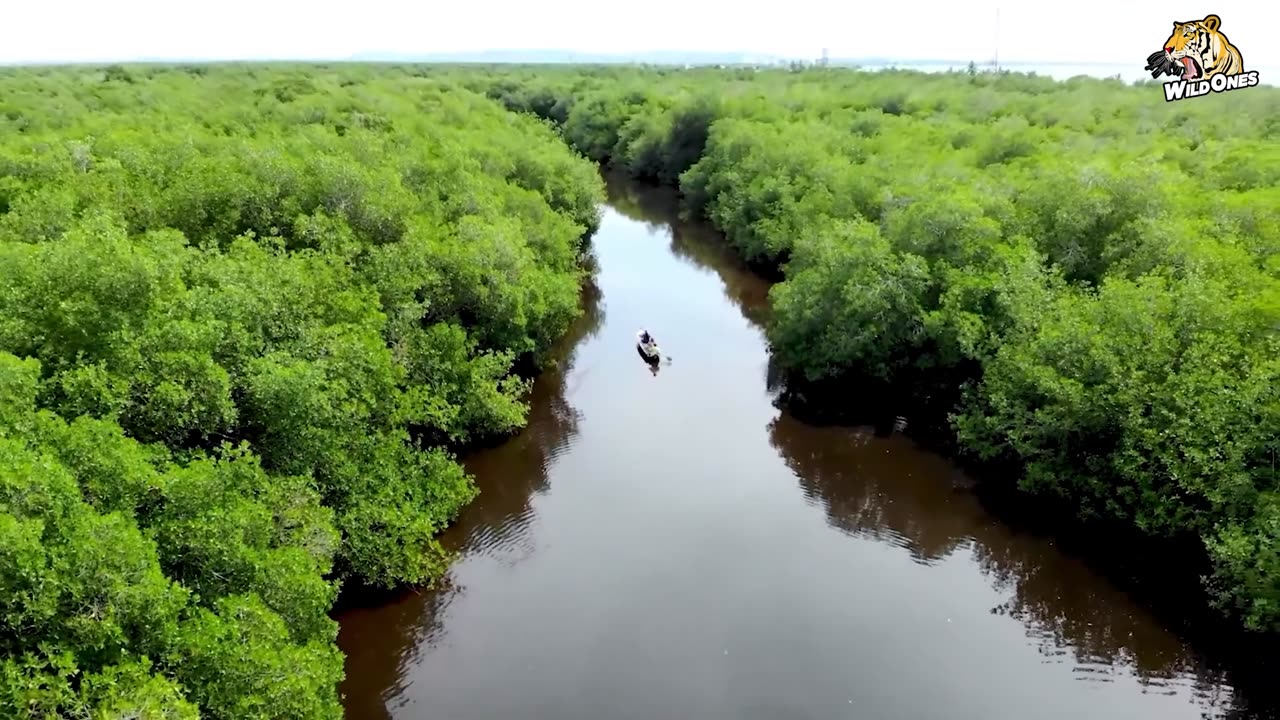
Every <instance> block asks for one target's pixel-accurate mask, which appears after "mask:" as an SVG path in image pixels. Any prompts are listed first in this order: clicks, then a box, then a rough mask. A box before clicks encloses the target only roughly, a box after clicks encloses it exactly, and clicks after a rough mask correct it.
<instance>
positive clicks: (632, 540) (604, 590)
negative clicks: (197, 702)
mask: <svg viewBox="0 0 1280 720" xmlns="http://www.w3.org/2000/svg"><path fill="white" fill-rule="evenodd" d="M675 207H676V204H675V200H674V197H673V195H672V193H670V192H669V191H663V190H654V189H648V188H641V187H638V186H636V185H633V184H628V183H626V182H622V181H617V180H613V179H611V181H610V202H609V206H608V207H607V208H606V213H605V217H604V222H603V225H602V227H601V228H600V231H599V233H598V234H597V235H596V237H595V238H594V241H593V243H594V247H595V254H596V257H597V259H598V262H599V274H598V277H597V280H596V283H595V287H594V288H593V290H592V291H591V292H589V293H588V297H587V306H588V312H587V313H586V316H585V317H584V318H583V319H582V321H581V322H580V323H579V324H578V326H577V327H576V328H575V330H574V332H573V333H572V334H571V336H570V337H568V338H566V341H565V348H564V352H563V355H562V357H563V358H564V361H563V363H562V365H561V367H560V368H559V370H557V371H555V372H550V373H548V374H546V375H544V376H543V377H542V378H540V379H539V380H538V382H537V385H536V387H535V390H534V394H533V398H532V410H531V413H530V423H529V426H528V428H527V429H526V430H525V431H524V432H523V433H521V434H520V435H519V436H518V437H516V438H514V439H512V440H511V441H509V442H507V443H506V444H504V445H502V446H500V447H498V448H496V449H493V450H487V451H484V452H480V453H478V454H476V455H474V456H472V457H470V458H469V459H468V460H467V465H468V467H469V469H470V470H471V472H473V473H474V474H475V476H476V478H477V480H478V482H479V485H480V488H481V493H482V494H481V495H480V497H479V499H478V500H477V501H476V502H475V503H474V504H472V505H471V506H470V507H468V508H467V509H466V510H465V511H464V513H463V515H462V517H461V518H460V520H459V522H458V523H457V525H456V526H455V527H453V528H452V529H450V531H449V532H448V533H447V535H446V538H445V541H446V544H447V545H448V546H450V547H452V548H455V549H457V550H458V551H459V553H460V555H459V557H458V560H457V563H456V564H455V565H454V567H453V568H452V570H451V571H450V574H449V583H448V584H447V586H446V587H445V588H443V589H441V590H439V591H432V592H422V593H413V592H409V593H405V594H404V595H403V596H402V597H400V598H399V599H397V600H395V601H393V602H390V603H388V604H385V605H383V606H381V607H377V608H373V609H354V610H348V611H346V612H344V613H343V614H342V615H341V616H340V618H339V620H340V623H341V633H340V637H339V643H340V645H341V647H342V649H343V651H344V652H345V653H346V654H347V665H346V673H347V679H346V681H345V683H344V684H343V688H342V690H343V693H344V695H345V698H346V699H345V702H346V706H347V714H348V717H352V718H361V719H364V718H369V719H373V720H376V719H379V718H397V719H400V718H422V719H425V720H433V719H439V720H473V719H474V720H499V719H501V718H522V719H524V720H606V719H608V720H622V719H631V718H634V719H635V720H658V719H670V720H677V719H679V720H687V719H690V718H697V719H698V720H721V719H724V720H728V719H730V718H732V719H735V720H739V719H741V720H751V719H755V718H759V719H760V720H766V719H767V720H800V719H813V720H819V719H821V720H827V719H830V718H865V719H870V720H896V719H902V720H908V719H910V720H915V719H923V718H946V719H948V720H1003V719H1009V720H1014V719H1016V720H1023V719H1026V718H1036V719H1037V720H1050V719H1057V718H1062V719H1064V720H1066V719H1072V720H1075V719H1076V718H1089V720H1102V719H1104V718H1117V719H1120V718H1124V719H1126V720H1133V719H1142V718H1152V719H1157V718H1158V719H1159V720H1176V719H1178V718H1201V717H1228V716H1230V717H1241V716H1248V717H1254V716H1255V715H1254V714H1253V713H1252V712H1245V713H1243V714H1240V711H1239V706H1240V702H1241V701H1240V700H1239V698H1238V697H1237V693H1236V692H1235V691H1234V690H1233V688H1232V686H1231V684H1230V681H1229V677H1228V675H1227V674H1226V673H1224V672H1221V671H1216V670H1212V669H1210V668H1209V667H1208V666H1207V665H1206V664H1205V663H1204V662H1203V661H1201V660H1200V659H1198V658H1197V656H1196V655H1195V654H1194V653H1193V652H1192V650H1191V649H1190V648H1189V647H1187V645H1186V644H1185V643H1183V642H1182V641H1181V640H1179V638H1178V637H1177V636H1175V635H1174V634H1173V633H1172V632H1170V631H1168V630H1166V629H1165V628H1163V627H1162V626H1161V625H1160V623H1159V622H1158V621H1157V620H1156V619H1155V618H1154V617H1152V616H1151V615H1150V614H1149V613H1148V612H1147V611H1145V610H1144V609H1142V608H1141V607H1140V606H1139V605H1137V604H1136V603H1135V602H1133V601H1132V600H1131V599H1130V598H1128V597H1127V596H1126V595H1125V594H1124V593H1122V592H1121V591H1120V590H1118V589H1116V588H1115V587H1113V586H1112V585H1110V584H1109V583H1108V582H1107V581H1106V580H1104V579H1103V578H1102V577H1100V576H1099V575H1097V574H1095V573H1094V572H1092V571H1091V570H1090V569H1089V568H1087V567H1086V566H1085V565H1084V564H1082V563H1081V562H1079V561H1078V560H1076V559H1073V558H1072V557H1070V556H1068V555H1066V554H1064V553H1062V552H1060V551H1059V550H1058V548H1056V547H1055V546H1054V544H1053V542H1052V541H1051V540H1050V539H1047V538H1043V537H1035V536H1029V535H1026V534H1023V533H1019V532H1017V531H1015V530H1013V529H1011V528H1009V527H1007V526H1006V525H1005V524H1003V523H1001V522H1000V521H998V520H997V519H996V518H994V517H993V516H992V515H990V514H989V513H988V512H986V511H985V510H984V509H983V508H982V506H981V505H980V504H979V502H978V501H977V500H976V499H975V497H974V496H973V495H972V494H971V492H970V491H969V489H968V486H969V483H968V481H967V480H966V478H965V477H964V476H963V475H962V474H961V473H960V472H959V471H958V470H956V469H955V468H954V467H953V466H952V465H951V464H949V463H948V462H947V461H945V460H944V459H942V458H939V457H937V456H935V455H932V454H930V453H928V452H925V451H922V450H920V449H917V448H915V447H914V446H913V445H912V443H911V442H910V441H909V440H907V439H906V438H904V437H903V436H901V435H898V434H890V435H888V436H881V435H877V434H876V433H874V432H872V431H871V430H867V429H857V428H815V427H809V426H806V425H804V424H802V423H800V422H799V421H797V420H795V419H793V418H791V417H790V416H789V415H787V414H786V413H781V412H779V410H778V409H776V408H775V407H774V404H773V402H772V399H773V397H772V395H771V392H770V390H769V382H768V375H769V371H768V355H767V348H766V344H765V340H764V336H763V333H762V330H761V328H760V325H759V323H760V320H761V317H762V314H763V313H764V312H765V300H766V295H767V291H768V285H767V283H766V282H764V281H763V280H761V279H759V278H757V277H756V276H754V275H752V274H751V273H749V272H747V271H746V270H744V269H743V268H742V267H741V266H740V265H739V264H738V263H736V262H734V261H733V260H732V259H731V257H730V256H729V255H728V254H727V253H726V252H725V251H724V250H723V249H722V246H721V245H720V244H719V243H718V239H717V238H716V237H715V236H714V233H712V232H711V231H709V230H708V229H707V228H706V227H705V226H702V225H698V224H692V223H684V222H681V221H679V220H678V219H677V216H676V212H675ZM641 326H644V327H647V328H649V329H650V330H652V331H653V333H654V334H655V336H656V338H657V340H658V342H659V343H660V344H661V346H662V348H663V350H664V352H665V353H667V354H669V355H670V356H671V357H670V359H669V360H668V361H664V362H663V363H662V365H661V366H660V367H659V368H658V370H657V372H653V371H651V369H650V368H649V367H648V366H647V365H646V364H645V363H644V362H643V361H642V359H641V358H640V356H639V355H638V353H637V351H636V348H635V342H634V341H635V332H636V330H637V329H638V328H640V327H641Z"/></svg>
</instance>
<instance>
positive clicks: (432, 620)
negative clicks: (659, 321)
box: [336, 282, 605, 720]
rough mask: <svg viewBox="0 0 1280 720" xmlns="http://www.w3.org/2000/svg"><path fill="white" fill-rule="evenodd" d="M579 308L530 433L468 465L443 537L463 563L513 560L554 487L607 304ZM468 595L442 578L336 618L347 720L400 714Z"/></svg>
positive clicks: (364, 601)
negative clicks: (577, 379)
mask: <svg viewBox="0 0 1280 720" xmlns="http://www.w3.org/2000/svg"><path fill="white" fill-rule="evenodd" d="M582 309H583V314H582V315H581V317H579V318H578V319H577V320H576V321H575V322H574V324H573V326H572V327H571V329H570V331H569V333H568V334H566V336H565V337H564V338H563V339H562V340H561V341H560V342H559V343H557V346H556V348H555V349H554V350H553V351H552V353H551V355H552V357H553V359H554V365H553V367H552V368H551V369H549V370H547V371H545V372H544V373H543V374H542V375H540V376H539V377H538V378H537V380H536V381H535V382H534V385H533V389H532V391H531V392H530V394H529V398H528V403H529V418H528V423H527V424H526V426H525V428H524V429H523V430H522V431H521V432H520V433H518V434H517V435H516V436H514V437H513V438H510V439H509V440H507V441H506V442H504V443H502V444H500V445H497V446H496V447H493V448H488V449H485V450H482V451H478V452H474V453H472V454H470V455H469V456H467V457H465V458H463V465H464V466H465V467H466V469H467V471H468V472H469V473H471V475H472V476H474V477H475V479H476V485H477V487H478V488H479V489H480V495H479V497H478V498H477V499H476V500H475V501H474V502H472V503H471V504H470V505H468V506H467V507H466V508H464V509H463V511H462V513H461V514H460V516H459V517H458V519H457V521H456V522H455V523H454V524H453V525H452V526H451V527H449V528H448V529H447V530H446V531H445V532H444V533H443V534H442V535H441V537H440V542H441V544H442V545H443V546H444V547H445V549H446V550H448V551H450V552H453V553H459V556H458V558H457V559H461V557H465V555H466V553H467V552H468V551H471V552H476V551H483V552H485V553H488V554H490V555H493V556H497V557H501V558H502V559H503V562H507V563H517V562H519V561H520V559H521V557H523V556H524V555H525V554H526V553H528V552H529V551H530V547H529V545H528V543H529V535H530V523H531V520H532V518H533V502H534V499H535V498H536V497H537V496H539V495H540V494H543V493H545V492H546V491H547V490H548V487H549V481H548V469H549V468H550V467H551V465H552V464H553V463H554V462H555V460H556V458H557V457H558V456H559V455H560V454H561V453H562V452H563V451H564V450H565V448H567V447H568V446H569V444H570V443H571V441H572V439H573V437H574V436H575V435H576V434H577V432H578V423H579V420H580V414H579V412H578V410H577V409H576V408H574V407H573V405H572V404H571V403H570V402H569V400H568V394H569V391H570V390H571V388H569V387H567V386H566V378H568V377H569V376H570V374H571V371H572V370H573V367H574V361H575V359H576V354H577V353H576V351H577V348H578V347H579V346H580V345H581V344H582V343H583V342H585V341H586V340H588V339H589V338H592V337H594V336H595V335H596V334H597V333H598V332H599V330H600V328H601V327H602V326H603V325H604V319H605V306H604V302H603V299H602V297H601V293H600V290H599V288H598V287H597V286H596V285H595V283H594V282H587V283H586V284H584V286H583V292H582ZM465 593H466V588H465V586H463V585H459V584H457V583H456V582H455V581H454V580H453V578H452V577H451V576H449V575H446V577H445V578H443V579H442V581H441V582H440V584H439V587H436V588H433V589H430V590H419V589H399V590H396V591H394V592H389V593H381V594H372V593H371V594H368V595H366V596H364V597H362V598H361V600H360V601H359V602H358V603H355V602H350V601H349V602H347V603H346V606H345V607H344V608H343V609H341V610H340V611H339V612H337V613H336V616H337V619H338V620H339V623H340V624H339V633H338V645H339V647H340V648H341V649H342V651H343V652H344V653H345V655H346V669H347V672H346V677H345V679H344V680H343V682H342V684H341V685H340V687H339V690H340V691H341V692H342V694H343V697H344V706H345V709H346V714H347V716H348V717H352V718H362V719H365V718H367V719H369V720H382V719H389V718H390V717H391V715H390V710H391V709H394V708H389V707H388V703H389V702H393V701H394V699H395V698H398V697H402V696H403V695H404V694H405V693H404V691H405V689H406V683H407V682H408V681H409V680H410V679H411V674H410V673H406V672H405V671H404V670H405V668H406V667H409V666H411V665H412V664H413V663H414V662H415V660H416V658H417V657H419V656H420V655H421V654H423V653H425V652H428V651H430V650H431V649H432V648H434V647H436V646H437V645H438V644H439V643H440V642H442V641H443V639H444V637H443V626H442V620H443V618H444V617H445V615H446V611H447V610H448V607H449V606H450V604H451V603H453V602H455V601H457V600H458V599H459V598H460V597H462V596H464V595H465Z"/></svg>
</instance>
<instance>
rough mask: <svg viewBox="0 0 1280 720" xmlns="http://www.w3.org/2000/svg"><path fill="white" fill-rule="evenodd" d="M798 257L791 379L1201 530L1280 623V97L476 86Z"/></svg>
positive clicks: (495, 81)
mask: <svg viewBox="0 0 1280 720" xmlns="http://www.w3.org/2000/svg"><path fill="white" fill-rule="evenodd" d="M466 81H467V82H468V83H470V86H471V87H473V88H475V89H477V90H482V91H485V92H487V93H488V94H489V95H490V96H491V97H494V98H497V99H500V100H502V101H503V102H504V103H505V104H506V105H507V106H508V107H510V108H512V109H514V110H519V111H527V112H532V113H534V114H537V115H539V116H541V117H544V118H546V119H549V120H552V121H554V122H556V123H558V124H559V125H560V127H561V129H562V132H563V135H564V137H565V138H566V140H567V141H568V142H570V143H571V144H572V145H573V146H575V147H576V148H578V149H579V150H580V151H582V152H583V153H585V154H586V155H587V156H589V157H591V158H592V159H595V160H600V161H607V162H610V163H612V164H613V165H616V166H619V167H622V168H625V169H626V170H628V171H629V172H630V173H631V174H633V175H634V176H636V177H640V178H649V179H655V180H659V181H663V182H668V183H670V182H676V183H678V185H679V187H680V189H681V190H682V192H683V194H684V196H685V198H686V200H687V202H688V203H689V205H690V207H691V209H692V210H694V211H697V212H699V213H701V214H703V215H705V216H706V217H707V218H709V219H710V220H711V221H713V222H714V223H715V224H716V225H717V226H718V227H720V228H721V229H722V230H723V231H724V232H725V234H726V235H727V238H728V241H729V242H730V243H731V244H732V245H733V246H734V247H736V248H737V249H738V250H739V251H740V252H741V253H742V254H743V255H744V256H745V257H746V258H748V259H750V260H754V261H757V262H761V263H764V264H767V265H781V266H782V267H783V269H784V271H785V277H786V281H785V282H782V283H781V284H779V285H777V286H776V287H775V288H774V290H773V293H772V297H771V299H772V304H773V313H772V315H773V320H772V322H771V326H770V328H769V334H770V339H771V342H772V345H773V350H774V353H775V356H776V359H777V360H778V361H779V362H780V363H781V364H782V365H783V366H784V367H786V368H788V369H789V370H790V371H791V372H792V374H793V377H794V378H795V379H796V383H800V384H802V383H809V384H819V385H820V386H822V387H825V388H826V392H825V393H824V395H825V396H826V397H828V398H830V397H838V398H842V399H843V400H847V399H848V398H850V397H853V398H855V400H856V398H857V397H858V396H857V395H856V394H853V393H848V392H846V393H844V394H841V393H840V392H838V390H839V388H840V387H841V386H842V385H843V386H844V387H845V388H846V389H848V388H850V387H865V386H866V385H867V383H868V382H870V383H873V384H874V383H879V384H882V385H885V386H892V387H896V388H899V390H900V391H901V389H903V388H908V389H909V390H907V392H912V393H915V394H916V395H917V396H918V397H923V398H927V399H928V400H927V403H926V404H931V405H932V407H933V408H934V410H938V411H941V412H940V413H939V415H940V416H942V417H949V418H950V420H949V424H948V427H949V432H950V433H951V434H952V437H953V440H957V441H958V442H959V444H960V446H961V448H962V449H964V450H965V451H967V452H969V453H972V454H974V455H977V456H979V457H981V458H984V459H988V460H993V461H994V460H999V461H1002V462H1004V463H1007V464H1009V465H1011V466H1015V467H1018V468H1021V469H1022V475H1021V478H1022V479H1021V483H1020V486H1021V487H1022V488H1023V489H1025V490H1028V491H1032V492H1036V493H1042V494H1045V495H1047V496H1051V497H1059V498H1062V499H1063V500H1065V501H1067V502H1069V503H1071V504H1072V505H1074V506H1075V507H1077V508H1078V509H1079V512H1080V513H1081V515H1082V516H1084V517H1086V518H1090V519H1095V520H1102V521H1106V522H1111V523H1119V524H1123V525H1127V526H1129V527H1133V528H1137V529H1139V530H1141V531H1143V532H1146V533H1150V534H1152V535H1155V536H1162V537H1175V538H1176V537H1179V536H1181V537H1186V536H1198V537H1199V538H1200V539H1202V541H1203V544H1204V546H1205V547H1206V549H1207V551H1208V553H1209V555H1210V557H1211V560H1212V562H1213V567H1214V573H1213V576H1212V577H1211V578H1209V582H1208V589H1209V591H1210V594H1211V597H1212V600H1213V601H1214V602H1216V603H1217V604H1219V605H1220V606H1222V607H1223V608H1224V609H1227V610H1229V611H1232V612H1235V613H1237V614H1238V615H1239V616H1240V617H1241V618H1242V620H1243V621H1244V623H1245V624H1246V625H1247V626H1248V627H1252V628H1272V629H1275V628H1280V458H1277V455H1278V454H1280V332H1278V331H1280V153H1278V151H1277V148H1280V120H1278V118H1280V91H1277V90H1275V89H1273V88H1269V87H1258V88H1252V89H1250V90H1248V91H1245V92H1233V93H1226V94H1222V95H1215V96H1209V97H1204V98H1198V99H1195V100H1191V101H1185V102H1179V103H1166V102H1165V101H1164V98H1163V95H1162V92H1161V91H1160V89H1159V87H1158V86H1156V85H1154V84H1140V85H1139V86H1137V87H1134V86H1125V85H1123V84H1122V83H1120V82H1118V81H1103V80H1090V79H1084V78H1078V79H1075V80H1072V81H1069V82H1054V81H1052V80H1050V79H1047V78H1038V77H1034V76H1026V75H1012V74H983V73H974V72H970V73H951V74H945V75H924V74H919V73H883V74H868V73H856V72H845V71H821V70H818V71H811V72H801V73H793V72H781V71H778V72H770V71H765V72H755V71H751V70H741V71H739V70H730V71H714V70H694V71H679V70H645V69H612V70H610V69H580V70H565V71H551V70H539V71H530V70H509V71H505V72H497V71H493V70H490V71H487V72H486V73H484V74H476V75H473V76H472V77H470V78H468V79H467V80H466Z"/></svg>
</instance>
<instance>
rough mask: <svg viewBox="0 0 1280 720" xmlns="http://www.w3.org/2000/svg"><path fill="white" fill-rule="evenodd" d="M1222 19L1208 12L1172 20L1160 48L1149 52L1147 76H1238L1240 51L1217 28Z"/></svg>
mask: <svg viewBox="0 0 1280 720" xmlns="http://www.w3.org/2000/svg"><path fill="white" fill-rule="evenodd" d="M1221 27H1222V19H1221V18H1219V17H1218V16H1217V15H1209V16H1207V17H1205V19H1203V20H1191V21H1189V22H1177V21H1175V22H1174V23H1173V34H1172V35H1170V36H1169V39H1168V40H1165V41H1164V49H1163V50H1161V51H1160V52H1154V53H1151V55H1150V57H1148V58H1147V67H1146V68H1145V69H1146V70H1149V71H1150V72H1151V77H1153V78H1155V77H1159V76H1160V75H1161V74H1164V75H1172V76H1174V77H1179V78H1180V79H1182V80H1207V79H1209V78H1212V77H1213V76H1215V75H1239V74H1241V73H1243V72H1244V58H1243V57H1241V55H1240V50H1239V49H1238V48H1236V46H1235V45H1232V44H1231V41H1230V40H1228V39H1227V36H1226V35H1223V34H1222V31H1221V30H1220V29H1219V28H1221Z"/></svg>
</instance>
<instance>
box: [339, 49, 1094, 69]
mask: <svg viewBox="0 0 1280 720" xmlns="http://www.w3.org/2000/svg"><path fill="white" fill-rule="evenodd" d="M346 59H347V60H351V61H354V62H412V63H513V64H521V65H543V64H557V65H559V64H566V65H568V64H576V65H612V64H633V63H640V64H647V65H786V64H788V63H792V62H803V63H811V62H815V61H817V60H818V59H819V58H818V57H817V56H813V57H785V56H781V55H773V54H769V53H752V52H699V51H694V50H690V51H679V50H669V51H652V52H637V53H583V52H575V51H573V50H476V51H470V52H451V53H398V52H377V51H372V52H363V53H359V54H356V55H352V56H351V57H349V58H346ZM970 60H971V59H969V58H966V59H950V60H948V59H930V58H885V57H864V58H842V57H832V58H829V59H828V61H827V62H828V64H829V65H840V66H854V65H877V66H882V65H893V64H901V65H947V66H965V65H968V64H969V62H970ZM972 60H973V62H975V63H977V64H978V65H983V64H984V63H985V64H990V63H991V60H990V59H984V60H977V59H972ZM1008 64H1009V65H1011V66H1012V65H1042V66H1048V65H1099V66H1102V65H1115V64H1116V63H1114V62H1112V63H1107V62H1094V63H1078V62H1072V63H1065V62H1063V63H1043V62H1026V63H1008Z"/></svg>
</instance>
